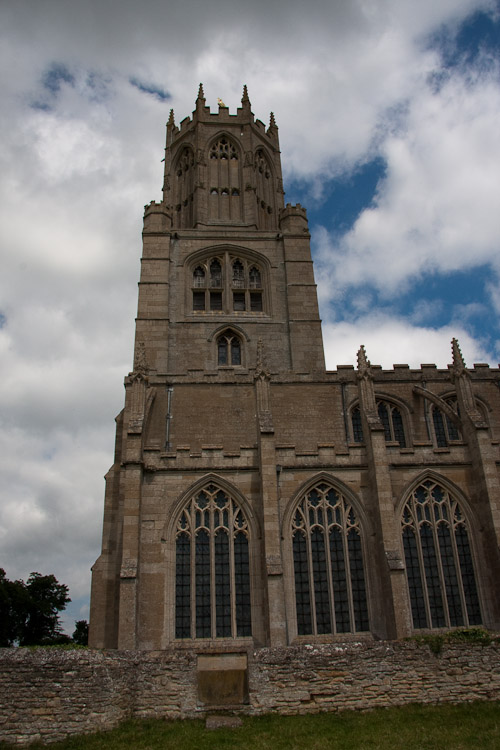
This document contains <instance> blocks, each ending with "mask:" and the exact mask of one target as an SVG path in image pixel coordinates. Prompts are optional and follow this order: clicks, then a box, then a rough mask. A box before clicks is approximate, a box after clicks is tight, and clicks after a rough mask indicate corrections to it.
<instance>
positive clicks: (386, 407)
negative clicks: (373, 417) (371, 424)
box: [351, 398, 407, 448]
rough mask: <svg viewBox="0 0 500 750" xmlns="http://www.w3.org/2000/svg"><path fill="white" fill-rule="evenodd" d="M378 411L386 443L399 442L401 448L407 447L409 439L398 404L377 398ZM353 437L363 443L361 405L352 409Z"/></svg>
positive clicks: (355, 440)
mask: <svg viewBox="0 0 500 750" xmlns="http://www.w3.org/2000/svg"><path fill="white" fill-rule="evenodd" d="M376 404H377V411H378V415H379V418H380V421H381V422H382V426H383V428H384V435H385V440H386V443H399V446H400V448H406V446H407V439H406V433H405V428H404V423H403V417H402V415H401V410H400V408H399V407H398V406H396V404H393V403H392V402H391V401H387V400H385V399H378V398H377V399H376ZM351 425H352V437H353V440H354V442H355V443H363V442H364V437H363V425H362V422H361V412H360V410H359V406H355V407H354V408H353V409H352V410H351Z"/></svg>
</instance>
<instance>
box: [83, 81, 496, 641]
mask: <svg viewBox="0 0 500 750" xmlns="http://www.w3.org/2000/svg"><path fill="white" fill-rule="evenodd" d="M283 198H284V192H283V182H282V171H281V160H280V151H279V140H278V128H277V125H276V122H275V119H274V116H273V114H272V113H271V117H270V122H269V126H268V127H267V128H266V127H265V125H264V124H263V123H262V122H261V121H260V120H255V118H254V115H253V114H252V111H251V107H250V101H249V98H248V93H247V90H246V87H245V88H244V90H243V97H242V100H241V107H239V108H238V110H237V112H236V114H233V115H232V114H230V113H229V110H228V108H227V107H226V106H225V105H224V104H223V103H222V102H219V107H218V111H217V112H215V113H212V112H210V109H209V107H207V106H206V105H205V98H204V93H203V88H202V86H201V85H200V89H199V93H198V98H197V100H196V108H195V110H194V112H193V115H192V117H191V118H189V117H186V118H185V119H184V120H182V121H181V123H180V124H179V126H177V125H176V124H175V121H174V115H173V112H171V114H170V118H169V121H168V124H167V142H166V149H165V176H164V185H163V199H162V201H161V202H159V203H156V202H154V201H152V202H151V203H150V204H149V205H147V206H146V207H145V212H144V232H143V254H142V263H141V276H140V283H139V302H138V313H137V322H136V334H135V355H134V367H133V371H132V372H130V373H129V375H128V376H127V377H126V378H125V406H124V409H123V410H122V412H121V413H120V415H119V416H118V417H117V420H116V426H117V427H116V446H115V460H114V464H113V466H112V467H111V469H110V471H109V472H108V474H107V476H106V496H105V508H104V526H103V540H102V552H101V555H100V557H99V558H98V560H97V561H96V563H95V565H94V567H93V576H92V596H91V614H90V645H91V646H94V647H97V648H123V649H144V650H158V649H165V648H167V647H175V648H180V649H182V648H191V649H196V653H198V654H200V653H205V652H206V653H208V654H212V656H213V654H214V652H215V653H218V652H222V653H227V652H229V651H232V652H233V653H234V652H236V653H240V652H243V651H247V652H248V653H250V652H251V651H252V650H253V649H255V648H259V647H263V646H271V647H273V646H280V647H282V646H286V645H289V644H292V643H293V644H300V643H301V642H305V643H310V642H311V641H314V640H316V641H320V642H324V641H326V640H332V639H333V640H335V639H337V640H338V639H349V638H351V639H355V640H359V638H367V639H368V638H373V637H375V638H402V637H405V636H408V635H411V634H412V633H413V632H415V631H417V632H420V631H428V630H433V629H436V628H437V629H443V628H453V627H460V626H472V625H478V624H484V625H486V626H488V627H492V628H498V627H499V626H500V602H499V597H498V590H497V580H498V577H499V576H500V558H499V542H500V479H499V466H500V455H499V447H498V446H499V444H500V419H499V417H498V415H499V414H500V389H499V387H498V384H499V383H500V374H499V372H498V370H490V368H489V367H488V366H487V365H475V366H474V369H473V370H468V369H467V368H466V366H465V363H464V361H463V357H462V354H461V352H460V348H459V346H458V342H457V341H455V340H453V345H452V356H453V364H452V365H450V366H449V367H448V369H445V370H438V369H437V368H436V366H435V365H422V366H421V368H420V369H410V368H409V367H408V365H404V364H397V365H394V368H393V369H392V370H385V371H383V370H382V369H381V368H380V367H378V366H374V365H372V364H371V363H370V361H369V359H368V356H367V352H366V351H365V349H364V347H361V348H360V350H359V352H358V368H357V369H356V370H355V369H354V367H352V366H338V368H337V370H336V371H332V372H327V371H326V370H325V365H324V355H323V344H322V338H321V323H320V319H319V314H318V304H317V295H316V286H315V282H314V276H313V268H312V259H311V251H310V237H309V232H308V224H307V217H306V212H305V209H304V208H302V207H301V206H300V205H296V206H292V205H290V204H286V205H285V204H284V200H283Z"/></svg>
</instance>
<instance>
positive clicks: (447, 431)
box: [431, 397, 462, 448]
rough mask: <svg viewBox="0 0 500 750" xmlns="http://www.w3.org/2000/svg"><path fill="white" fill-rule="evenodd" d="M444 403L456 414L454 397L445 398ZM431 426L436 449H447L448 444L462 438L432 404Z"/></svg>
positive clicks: (448, 420) (456, 406)
mask: <svg viewBox="0 0 500 750" xmlns="http://www.w3.org/2000/svg"><path fill="white" fill-rule="evenodd" d="M446 403H447V404H448V406H449V407H450V408H451V409H453V411H454V412H456V413H457V414H458V405H457V399H456V398H454V397H451V398H447V399H446ZM431 413H432V426H433V428H434V438H435V442H436V445H437V447H438V448H447V447H448V445H449V444H450V442H456V441H457V440H461V439H462V437H461V435H460V432H459V431H458V429H457V427H456V425H455V424H454V422H453V421H452V420H451V419H450V418H449V416H448V415H447V414H445V413H444V412H442V411H441V409H440V408H439V407H438V406H436V404H432V407H431Z"/></svg>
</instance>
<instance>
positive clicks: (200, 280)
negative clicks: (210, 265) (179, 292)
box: [193, 266, 205, 289]
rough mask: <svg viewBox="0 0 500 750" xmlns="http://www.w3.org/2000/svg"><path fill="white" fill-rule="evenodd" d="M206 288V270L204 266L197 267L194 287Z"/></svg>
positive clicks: (194, 273)
mask: <svg viewBox="0 0 500 750" xmlns="http://www.w3.org/2000/svg"><path fill="white" fill-rule="evenodd" d="M204 286H205V269H204V268H203V267H202V266H196V268H195V269H194V272H193V287H195V288H196V289H200V288H202V287H204Z"/></svg>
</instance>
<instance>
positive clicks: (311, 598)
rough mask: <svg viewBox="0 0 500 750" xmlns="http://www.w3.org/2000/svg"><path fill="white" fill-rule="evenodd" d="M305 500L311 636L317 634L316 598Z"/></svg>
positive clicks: (309, 528) (306, 502)
mask: <svg viewBox="0 0 500 750" xmlns="http://www.w3.org/2000/svg"><path fill="white" fill-rule="evenodd" d="M307 504H308V501H307V498H306V500H304V506H305V508H304V511H305V512H304V516H305V523H306V547H307V574H308V576H309V603H310V606H311V624H312V630H313V635H317V634H318V626H317V623H316V596H315V591H314V569H313V557H312V545H311V533H312V528H311V526H310V524H309V509H308V507H307Z"/></svg>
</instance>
